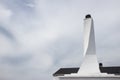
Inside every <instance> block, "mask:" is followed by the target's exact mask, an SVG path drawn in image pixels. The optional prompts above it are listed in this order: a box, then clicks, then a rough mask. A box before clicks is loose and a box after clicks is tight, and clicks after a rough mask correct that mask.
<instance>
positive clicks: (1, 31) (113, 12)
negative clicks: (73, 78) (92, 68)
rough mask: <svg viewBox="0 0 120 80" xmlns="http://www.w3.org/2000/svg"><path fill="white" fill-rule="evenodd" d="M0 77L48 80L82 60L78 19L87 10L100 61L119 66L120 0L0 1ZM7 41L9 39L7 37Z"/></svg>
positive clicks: (7, 79) (80, 26) (18, 79)
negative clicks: (59, 71) (92, 20)
mask: <svg viewBox="0 0 120 80" xmlns="http://www.w3.org/2000/svg"><path fill="white" fill-rule="evenodd" d="M0 4H1V6H0V9H1V11H0V14H1V15H0V17H1V18H0V25H1V26H2V27H0V44H1V46H0V66H1V67H0V70H1V73H0V74H2V76H0V78H1V79H6V80H10V79H12V80H21V79H22V80H32V79H35V80H37V79H39V80H40V79H41V80H42V79H44V80H45V79H46V80H48V79H52V76H51V75H52V73H53V72H54V71H55V70H57V69H58V68H60V67H78V66H80V63H81V61H82V52H83V48H82V45H83V44H82V42H83V41H82V40H83V38H82V37H83V36H82V35H83V33H82V32H83V19H84V16H85V15H86V14H88V13H90V14H92V17H93V19H94V21H95V22H94V23H95V32H96V47H97V55H98V56H99V57H98V60H99V62H101V61H102V62H104V64H105V65H119V64H118V61H119V56H120V55H119V54H118V53H119V47H120V46H119V25H120V24H119V18H118V17H120V16H119V13H120V10H119V9H118V7H119V1H113V0H111V1H108V0H107V1H106V2H105V1H103V0H101V1H96V0H93V1H88V0H84V1H80V0H69V1H65V0H51V1H49V0H44V1H43V0H33V1H31V0H11V1H8V0H1V3H0ZM11 40H12V41H11Z"/></svg>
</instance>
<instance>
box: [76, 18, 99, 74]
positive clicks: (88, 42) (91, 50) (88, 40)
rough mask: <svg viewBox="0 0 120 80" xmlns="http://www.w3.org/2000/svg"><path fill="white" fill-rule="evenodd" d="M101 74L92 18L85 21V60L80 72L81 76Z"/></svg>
mask: <svg viewBox="0 0 120 80" xmlns="http://www.w3.org/2000/svg"><path fill="white" fill-rule="evenodd" d="M93 73H94V74H99V73H100V70H99V64H98V62H97V57H96V49H95V35H94V25H93V19H92V18H86V19H84V60H83V63H82V64H81V66H80V69H79V71H78V74H79V75H89V74H93Z"/></svg>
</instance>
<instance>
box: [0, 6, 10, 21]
mask: <svg viewBox="0 0 120 80" xmlns="http://www.w3.org/2000/svg"><path fill="white" fill-rule="evenodd" d="M11 16H12V11H11V10H10V9H7V8H6V7H5V6H3V5H2V4H0V23H4V22H6V21H8V20H9V19H10V17H11Z"/></svg>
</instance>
